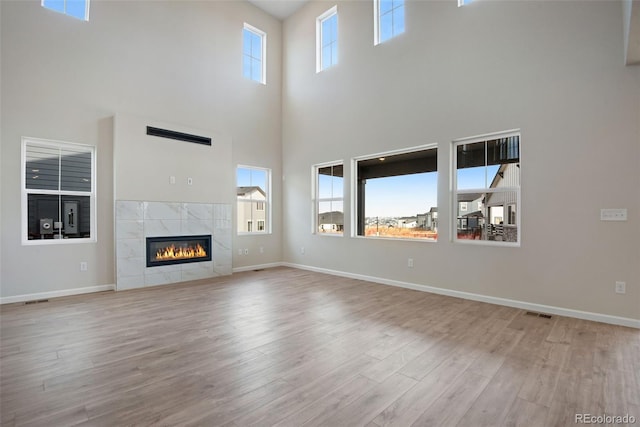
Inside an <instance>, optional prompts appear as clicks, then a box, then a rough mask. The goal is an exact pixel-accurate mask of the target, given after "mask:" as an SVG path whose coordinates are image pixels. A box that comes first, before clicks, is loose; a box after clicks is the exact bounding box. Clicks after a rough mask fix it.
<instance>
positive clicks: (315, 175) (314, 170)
mask: <svg viewBox="0 0 640 427" xmlns="http://www.w3.org/2000/svg"><path fill="white" fill-rule="evenodd" d="M333 166H342V196H341V197H334V195H333V188H332V191H331V197H323V198H320V196H319V191H320V183H319V179H320V174H319V170H320V169H323V168H326V167H333ZM344 170H345V167H344V160H335V161H332V162H324V163H318V164H315V165H313V166H312V167H311V194H312V195H313V196H312V203H313V207H312V209H311V216H312V218H311V233H312V234H317V235H319V236H331V237H343V236H344V226H345V225H346V222H347V221H346V220H345V219H346V218H345V217H344V214H345V212H344V211H345V209H344V208H345V206H344V189H345V182H346V181H345V175H346V174H345V173H344ZM332 176H334V175H332ZM321 202H342V215H343V221H342V222H343V224H342V232H340V233H321V232H320V224H319V223H318V215H320V203H321Z"/></svg>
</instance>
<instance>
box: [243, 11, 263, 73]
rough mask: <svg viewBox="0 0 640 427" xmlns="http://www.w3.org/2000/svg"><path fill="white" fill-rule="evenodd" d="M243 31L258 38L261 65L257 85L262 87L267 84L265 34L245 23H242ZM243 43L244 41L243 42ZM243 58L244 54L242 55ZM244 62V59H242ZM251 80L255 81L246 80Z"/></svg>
mask: <svg viewBox="0 0 640 427" xmlns="http://www.w3.org/2000/svg"><path fill="white" fill-rule="evenodd" d="M242 28H243V29H244V30H247V31H251V32H252V33H254V34H256V35H258V36H260V40H261V43H260V45H261V46H260V47H261V50H262V63H261V68H262V69H261V71H260V77H261V78H260V81H259V82H257V83H262V84H263V85H266V84H267V33H265V32H264V31H262V30H260V29H258V28H256V27H254V26H253V25H250V24H247V23H246V22H245V23H244V26H243V27H242ZM243 43H244V40H243ZM243 56H244V54H243ZM242 60H243V61H244V58H243V59H242ZM248 80H251V81H253V82H255V80H253V79H248Z"/></svg>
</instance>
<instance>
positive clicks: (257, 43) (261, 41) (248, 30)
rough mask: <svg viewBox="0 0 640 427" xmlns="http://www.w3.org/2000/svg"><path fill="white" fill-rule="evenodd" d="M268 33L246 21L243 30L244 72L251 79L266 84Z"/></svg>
mask: <svg viewBox="0 0 640 427" xmlns="http://www.w3.org/2000/svg"><path fill="white" fill-rule="evenodd" d="M266 47H267V34H266V33H265V32H264V31H261V30H259V29H257V28H255V27H252V26H251V25H249V24H247V23H245V24H244V30H243V32H242V74H243V75H244V77H245V78H247V79H249V80H254V81H256V82H259V83H262V84H266V82H267V77H266V74H267V72H266V56H267V51H266Z"/></svg>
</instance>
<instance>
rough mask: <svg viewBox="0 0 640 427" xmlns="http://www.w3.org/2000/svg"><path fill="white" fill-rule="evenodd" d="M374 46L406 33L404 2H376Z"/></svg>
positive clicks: (398, 0)
mask: <svg viewBox="0 0 640 427" xmlns="http://www.w3.org/2000/svg"><path fill="white" fill-rule="evenodd" d="M373 8H374V15H373V16H374V44H376V45H377V44H380V43H382V42H384V41H386V40H389V39H391V38H393V37H395V36H397V35H398V34H402V33H404V13H405V11H404V9H405V7H404V0H374V1H373Z"/></svg>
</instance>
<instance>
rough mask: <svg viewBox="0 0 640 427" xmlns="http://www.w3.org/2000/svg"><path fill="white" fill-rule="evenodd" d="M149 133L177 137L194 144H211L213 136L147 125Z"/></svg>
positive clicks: (162, 136) (163, 136) (171, 137)
mask: <svg viewBox="0 0 640 427" xmlns="http://www.w3.org/2000/svg"><path fill="white" fill-rule="evenodd" d="M147 135H151V136H159V137H161V138H169V139H177V140H178V141H186V142H193V143H194V144H202V145H211V138H208V137H206V136H198V135H191V134H189V133H184V132H176V131H175V130H169V129H160V128H154V127H152V126H147Z"/></svg>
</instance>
